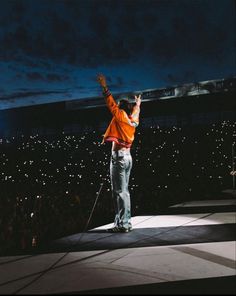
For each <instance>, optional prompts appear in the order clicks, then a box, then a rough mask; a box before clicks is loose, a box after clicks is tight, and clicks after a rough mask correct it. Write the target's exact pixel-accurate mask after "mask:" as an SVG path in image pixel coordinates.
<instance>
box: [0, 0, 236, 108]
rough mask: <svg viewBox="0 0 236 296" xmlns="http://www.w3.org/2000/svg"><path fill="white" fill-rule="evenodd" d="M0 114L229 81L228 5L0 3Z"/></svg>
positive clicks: (91, 0) (88, 0)
mask: <svg viewBox="0 0 236 296" xmlns="http://www.w3.org/2000/svg"><path fill="white" fill-rule="evenodd" d="M0 7H1V9H0V70H1V76H0V109H5V108H11V107H18V106H24V105H31V104H41V103H46V102H55V101H62V100H63V101H64V100H72V99H78V98H88V97H94V96H98V95H101V90H100V87H99V86H98V84H97V82H96V75H97V73H100V72H101V73H103V74H105V75H106V76H107V80H108V85H109V86H110V89H111V91H112V92H113V93H114V94H115V93H121V92H123V91H124V92H125V91H137V90H145V89H150V88H151V89H152V88H162V87H168V86H173V85H181V84H184V83H190V82H197V81H204V80H212V79H222V78H227V77H232V76H235V36H236V34H235V19H236V17H235V1H233V0H13V1H12V0H0Z"/></svg>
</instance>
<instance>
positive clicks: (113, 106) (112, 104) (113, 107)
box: [97, 74, 127, 121]
mask: <svg viewBox="0 0 236 296" xmlns="http://www.w3.org/2000/svg"><path fill="white" fill-rule="evenodd" d="M97 81H98V82H99V84H100V85H101V87H102V89H103V95H104V97H105V100H106V104H107V107H108V108H109V110H110V111H111V113H112V115H113V116H115V117H116V118H117V119H118V120H120V121H126V120H127V119H126V118H124V117H125V116H124V112H122V111H121V110H120V109H119V107H118V105H117V103H116V101H115V100H114V98H113V96H112V94H111V93H110V91H109V89H108V86H107V82H106V78H105V76H104V75H103V74H98V76H97Z"/></svg>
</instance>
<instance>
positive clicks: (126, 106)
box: [118, 99, 134, 116]
mask: <svg viewBox="0 0 236 296" xmlns="http://www.w3.org/2000/svg"><path fill="white" fill-rule="evenodd" d="M118 106H119V108H120V109H122V110H124V111H125V112H126V113H127V115H128V116H129V115H131V113H132V111H133V108H134V104H133V103H130V102H129V100H127V99H122V100H120V102H119V105H118Z"/></svg>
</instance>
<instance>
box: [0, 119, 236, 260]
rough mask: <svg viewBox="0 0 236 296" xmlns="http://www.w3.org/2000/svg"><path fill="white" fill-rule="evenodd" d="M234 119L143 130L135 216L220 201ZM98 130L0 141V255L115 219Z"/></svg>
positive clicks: (136, 149) (134, 180) (134, 181)
mask: <svg viewBox="0 0 236 296" xmlns="http://www.w3.org/2000/svg"><path fill="white" fill-rule="evenodd" d="M235 126H236V124H235V122H233V121H229V120H228V121H222V122H220V123H215V124H210V125H191V126H184V127H179V126H171V127H160V126H158V125H155V124H153V125H152V126H149V127H145V126H142V125H140V126H139V127H138V128H137V131H136V137H135V141H134V144H133V147H132V149H131V153H132V156H133V169H132V172H131V179H130V188H129V189H130V193H131V201H132V216H135V215H142V214H150V213H152V214H158V212H159V211H161V210H162V209H165V208H167V207H168V206H169V205H171V204H176V203H179V202H183V201H189V200H199V199H217V197H219V196H220V193H221V192H222V190H223V189H229V188H232V176H231V175H230V171H232V144H233V142H235V137H236V134H235ZM101 142H102V133H101V131H99V130H96V129H94V130H92V131H84V132H80V133H77V134H76V133H74V134H67V133H65V132H63V131H62V132H61V133H60V134H56V135H48V136H47V135H44V136H42V135H38V134H34V135H31V136H26V135H23V134H22V135H20V136H18V137H8V138H2V139H0V196H1V197H0V229H1V232H0V255H6V254H10V253H11V252H13V253H19V254H20V253H24V252H27V251H29V250H31V249H32V248H34V247H35V246H39V245H42V244H44V243H46V242H48V241H50V240H53V239H56V238H59V237H62V236H66V235H69V234H73V233H77V232H80V231H83V230H84V227H85V225H86V223H87V221H88V217H89V215H90V212H91V209H92V207H93V205H94V201H95V199H96V196H97V193H98V191H99V188H100V186H101V184H103V187H102V192H101V195H100V197H99V199H98V202H97V205H96V208H95V210H94V214H93V216H92V219H91V223H90V225H89V227H88V228H91V227H93V226H98V225H102V224H104V223H111V222H112V221H113V216H114V212H113V201H112V198H111V189H110V180H109V171H108V169H109V162H110V149H111V147H110V145H108V144H101Z"/></svg>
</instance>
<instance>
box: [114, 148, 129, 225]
mask: <svg viewBox="0 0 236 296" xmlns="http://www.w3.org/2000/svg"><path fill="white" fill-rule="evenodd" d="M131 168H132V156H131V154H130V151H124V150H118V151H112V154H111V162H110V178H111V189H112V198H113V200H114V208H115V220H114V226H117V227H124V228H127V229H128V228H130V227H132V225H131V201H130V193H129V188H128V187H129V177H130V172H131Z"/></svg>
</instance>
